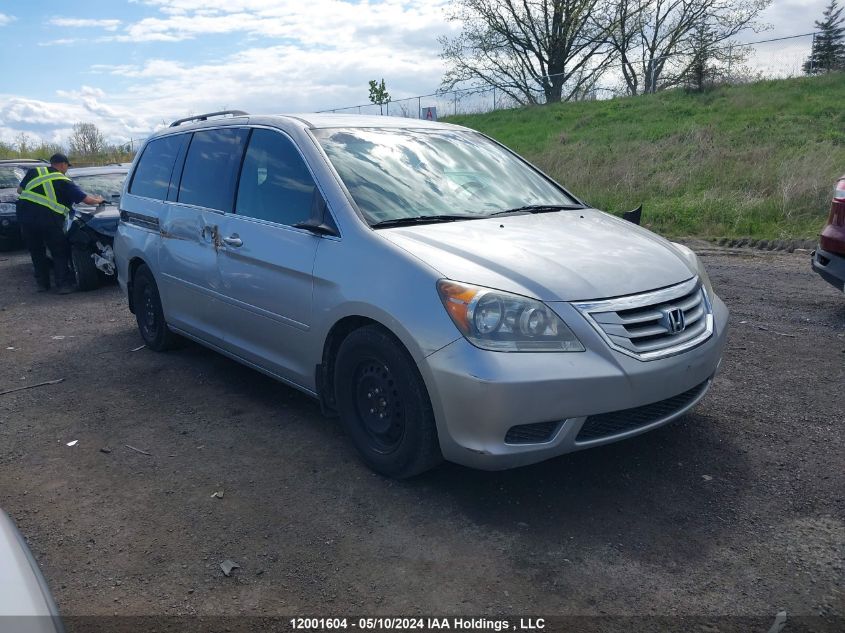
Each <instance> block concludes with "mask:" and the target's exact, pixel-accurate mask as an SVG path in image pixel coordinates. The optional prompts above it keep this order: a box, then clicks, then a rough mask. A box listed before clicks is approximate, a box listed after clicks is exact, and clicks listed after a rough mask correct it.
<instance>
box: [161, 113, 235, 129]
mask: <svg viewBox="0 0 845 633" xmlns="http://www.w3.org/2000/svg"><path fill="white" fill-rule="evenodd" d="M227 114H231V115H232V116H245V115H248V114H249V112H244V111H243V110H220V112H209V113H208V114H198V115H196V116H188V117H185V118H184V119H176V120H175V121H174V122H173V123H171V124H170V127H176V126H177V125H182V124H183V123H188V122H189V121H207V120H208V118H209V117H212V116H225V115H227Z"/></svg>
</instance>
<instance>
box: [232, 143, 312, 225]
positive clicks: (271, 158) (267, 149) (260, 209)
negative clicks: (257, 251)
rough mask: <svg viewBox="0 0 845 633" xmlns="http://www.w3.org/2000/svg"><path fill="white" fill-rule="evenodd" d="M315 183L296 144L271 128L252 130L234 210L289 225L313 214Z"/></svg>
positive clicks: (241, 213) (252, 216) (245, 214)
mask: <svg viewBox="0 0 845 633" xmlns="http://www.w3.org/2000/svg"><path fill="white" fill-rule="evenodd" d="M315 189H316V185H315V184H314V179H313V178H312V177H311V174H310V172H309V171H308V168H307V167H306V166H305V162H304V161H303V160H302V157H301V156H300V155H299V152H297V151H296V147H295V146H294V144H293V143H292V142H291V141H290V140H289V139H288V138H287V137H285V136H283V135H282V134H280V133H278V132H274V131H272V130H264V129H256V130H253V132H252V138H250V141H249V148H248V149H247V151H246V156H245V157H244V165H243V170H242V171H241V179H240V185H239V186H238V201H237V204H236V205H235V213H237V214H238V215H243V216H246V217H250V218H258V219H261V220H269V221H271V222H277V223H279V224H286V225H288V226H290V225H293V224H296V223H297V222H304V221H305V220H307V219H308V218H309V216H310V214H311V205H312V204H313V200H314V195H315Z"/></svg>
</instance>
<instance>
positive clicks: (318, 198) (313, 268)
mask: <svg viewBox="0 0 845 633" xmlns="http://www.w3.org/2000/svg"><path fill="white" fill-rule="evenodd" d="M120 215H121V221H120V225H119V228H118V232H117V237H116V239H115V248H114V250H115V261H116V266H117V272H118V279H119V282H120V285H121V287H122V289H123V290H124V291H125V292H126V294H127V297H128V299H129V307H130V310H132V311H133V312H134V313H135V315H136V317H137V322H138V327H139V329H140V332H141V336H142V337H143V339H144V341H145V342H146V344H147V346H148V347H150V348H151V349H153V350H165V349H167V348H169V347H170V346H172V345H173V343H174V342H175V341H176V339H177V338H178V336H182V337H186V338H189V339H192V340H194V341H197V342H199V343H201V344H203V345H205V346H208V347H210V348H212V349H214V350H217V351H218V352H220V353H222V354H225V355H227V356H229V357H231V358H233V359H235V360H237V361H239V362H241V363H244V364H245V365H248V366H249V367H252V368H254V369H257V370H258V371H261V372H263V373H265V374H268V375H270V376H273V377H274V378H276V379H278V380H280V381H281V382H283V383H285V384H287V385H290V386H292V387H295V388H297V389H300V390H302V391H304V392H305V393H307V394H309V395H311V396H313V397H315V398H317V399H318V400H319V402H320V405H321V408H322V410H323V411H324V412H325V413H326V414H327V415H336V416H339V418H340V421H341V423H342V425H343V427H344V429H345V430H346V432H347V434H348V435H349V437H350V439H351V441H352V443H353V444H354V445H355V447H356V448H357V450H358V452H359V453H360V455H361V456H362V458H363V459H364V461H365V462H366V463H367V464H368V465H369V466H370V467H371V468H373V469H374V470H376V471H378V472H380V473H383V474H386V475H389V476H393V477H408V476H411V475H415V474H417V473H420V472H422V471H424V470H426V469H429V468H431V467H432V466H434V465H435V464H437V463H438V462H439V461H440V460H441V459H443V458H445V459H447V460H450V461H453V462H457V463H460V464H465V465H468V466H473V467H476V468H484V469H503V468H510V467H513V466H519V465H524V464H531V463H534V462H538V461H541V460H544V459H548V458H550V457H554V456H557V455H561V454H564V453H567V452H571V451H575V450H579V449H583V448H589V447H593V446H598V445H601V444H605V443H608V442H612V441H615V440H620V439H624V438H627V437H631V436H634V435H637V434H639V433H642V432H644V431H648V430H651V429H654V428H656V427H659V426H661V425H663V424H665V423H667V422H669V421H671V420H673V419H675V418H677V417H678V416H680V415H681V414H683V413H684V412H685V411H687V410H688V409H690V408H691V407H692V406H693V405H695V404H696V403H697V402H698V401H699V400H700V399H701V398H702V397H703V396H704V393H705V392H706V391H707V389H708V387H709V386H710V383H711V381H712V379H713V376H714V374H715V372H716V369H717V368H718V366H719V363H720V358H721V354H722V349H723V347H724V343H725V335H726V328H727V320H728V311H727V309H726V307H725V305H724V304H723V303H722V301H721V300H720V299H719V298H718V297H717V296H716V295H715V293H714V292H713V288H712V286H711V284H710V281H709V279H708V277H707V273H706V272H705V271H704V268H703V266H702V265H701V262H700V261H699V260H698V258H697V257H696V255H695V254H694V253H693V252H692V251H691V250H689V249H688V248H686V247H684V246H682V245H679V244H673V243H671V242H668V241H667V240H665V239H663V238H661V237H659V236H657V235H655V234H653V233H651V232H649V231H647V230H645V229H643V228H640V227H638V226H635V225H634V224H632V223H630V222H625V221H624V220H622V219H619V218H616V217H614V216H611V215H608V214H606V213H603V212H601V211H598V210H596V209H593V208H590V207H589V206H588V205H586V204H585V203H583V202H582V201H581V200H579V199H578V198H576V197H575V196H574V195H572V194H571V193H569V192H568V191H566V190H565V189H564V188H563V187H561V186H560V185H559V184H557V183H555V182H554V181H553V180H551V179H550V178H549V177H547V176H546V175H544V174H543V173H542V172H540V171H539V170H538V169H537V168H535V167H533V166H532V165H530V164H529V163H528V162H526V161H525V160H523V159H522V158H520V157H519V156H517V155H516V154H514V153H513V152H511V151H510V150H508V149H507V148H505V147H503V146H502V145H500V144H498V143H497V142H495V141H493V140H491V139H489V138H487V137H486V136H484V135H482V134H479V133H478V132H475V131H473V130H469V129H466V128H463V127H459V126H455V125H447V124H443V123H435V122H430V121H422V120H409V119H400V118H391V117H378V116H374V117H370V116H349V115H336V114H307V115H297V116H293V115H290V116H252V115H247V114H246V113H243V112H239V111H228V112H223V113H212V114H207V115H201V116H198V117H193V118H190V119H183V120H179V121H176V122H174V123H173V124H172V125H171V126H170V127H169V128H167V129H165V130H163V131H161V132H159V133H157V134H155V135H154V136H153V137H151V138H150V139H149V140H148V141H147V142H146V143H145V145H144V146H143V148H142V149H141V151H140V152H139V153H138V156H137V157H136V159H135V162H134V163H133V166H132V169H131V171H130V174H129V177H128V178H127V180H126V184H125V188H124V192H123V195H122V197H121V200H120Z"/></svg>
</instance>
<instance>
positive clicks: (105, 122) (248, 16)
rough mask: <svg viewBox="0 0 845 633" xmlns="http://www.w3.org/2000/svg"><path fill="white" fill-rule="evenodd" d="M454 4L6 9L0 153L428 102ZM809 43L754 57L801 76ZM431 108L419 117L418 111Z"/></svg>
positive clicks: (786, 7) (774, 28)
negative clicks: (194, 119)
mask: <svg viewBox="0 0 845 633" xmlns="http://www.w3.org/2000/svg"><path fill="white" fill-rule="evenodd" d="M828 1H829V0H773V2H772V5H771V7H770V8H769V9H767V10H766V12H765V13H764V14H763V15H762V16H761V21H762V22H765V23H767V24H769V25H770V26H771V28H770V29H768V30H766V31H763V32H761V33H747V34H745V35H744V36H742V37H740V40H741V41H752V40H756V39H765V38H772V37H780V36H787V35H794V34H799V33H809V32H811V31H813V30H814V25H813V22H814V20H817V19H820V18H821V14H822V11H823V9H824V7H825V6H826V5H827V3H828ZM449 4H450V0H218V2H216V3H215V2H209V0H81V1H78V2H61V3H58V2H33V1H32V0H0V67H2V68H3V80H2V82H0V140H2V141H5V142H15V140H16V139H17V138H18V137H19V136H20V134H21V133H24V134H26V135H28V136H29V137H30V138H32V139H41V140H45V141H49V142H56V143H60V144H65V145H66V143H67V139H68V137H69V135H70V132H71V129H72V126H73V124H74V123H77V122H89V123H94V124H95V125H96V126H97V127H98V128H99V129H100V130H101V131H102V132H103V133H104V135H105V136H106V138H107V139H108V140H109V141H110V142H113V143H122V142H127V141H128V140H129V139H134V140H135V142H136V143H137V142H138V141H139V140H141V139H143V138H145V137H146V136H148V135H149V134H150V133H151V132H152V131H153V130H155V129H157V128H160V127H163V126H164V125H166V124H167V123H169V122H170V121H172V120H174V119H177V118H181V117H184V116H190V115H193V114H199V113H203V112H211V111H216V110H221V109H240V110H245V111H247V112H252V113H281V112H314V111H317V110H325V109H331V108H341V107H344V106H353V105H358V104H366V103H368V101H369V87H368V82H369V80H371V79H381V78H384V80H385V83H386V86H387V89H388V91H389V92H390V94H391V96H392V97H393V98H394V99H398V98H402V97H412V96H415V95H420V94H430V93H432V92H434V91H435V90H437V88H438V87H439V85H440V82H441V79H442V77H443V74H444V72H445V66H444V65H443V62H442V60H441V59H440V57H439V53H440V50H441V46H440V44H439V43H438V37H440V36H444V35H445V36H454V35H456V34H457V32H458V30H459V25H458V24H456V23H453V22H449V21H448V20H447V19H446V9H447V7H448V6H449ZM808 51H809V39H808V38H804V39H802V40H794V41H791V42H779V43H775V44H770V45H761V46H758V47H756V54H755V55H754V57H753V58H752V63H753V64H754V65H755V66H756V67H757V68H759V69H761V70H764V71H765V72H767V73H776V72H783V69H787V71H788V72H797V71H798V70H799V69H800V63H801V60H802V59H803V58H804V57H806V55H807V52H808ZM423 105H425V104H423Z"/></svg>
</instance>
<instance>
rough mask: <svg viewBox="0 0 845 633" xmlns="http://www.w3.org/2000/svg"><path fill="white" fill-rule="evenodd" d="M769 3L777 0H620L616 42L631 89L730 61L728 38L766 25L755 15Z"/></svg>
mask: <svg viewBox="0 0 845 633" xmlns="http://www.w3.org/2000/svg"><path fill="white" fill-rule="evenodd" d="M769 4H771V0H618V2H617V5H618V10H619V17H618V28H617V29H616V30H615V31H614V32H613V33H612V34H611V42H612V43H613V46H614V48H615V49H616V50H617V52H618V53H619V56H620V60H621V62H622V75H623V77H624V79H625V84H626V86H627V89H628V94H632V95H636V94H644V93H652V92H657V91H658V90H662V89H665V88H671V87H673V86H677V85H679V84H681V83H683V82H685V81H688V80H689V78H690V74H691V73H695V72H698V73H701V72H702V70H703V69H704V68H705V67H706V66H707V64H708V63H712V62H713V61H725V60H727V61H730V55H723V54H722V53H723V51H725V50H726V49H727V46H726V45H727V43H728V42H729V41H730V39H731V38H732V37H734V36H736V35H737V34H739V33H741V32H743V31H746V30H752V31H755V32H756V31H759V30H761V29H762V28H763V27H762V25H760V24H758V23H757V22H756V21H755V20H756V19H757V17H758V16H759V15H760V13H761V12H762V11H763V9H765V8H766V7H767V6H769ZM731 54H734V51H731ZM737 54H738V51H737ZM720 58H724V59H720Z"/></svg>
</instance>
